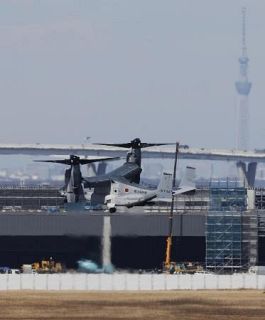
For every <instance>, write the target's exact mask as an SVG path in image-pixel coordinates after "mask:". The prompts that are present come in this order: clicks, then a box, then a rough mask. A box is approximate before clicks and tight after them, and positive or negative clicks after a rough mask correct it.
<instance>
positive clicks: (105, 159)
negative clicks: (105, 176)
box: [79, 157, 120, 164]
mask: <svg viewBox="0 0 265 320" xmlns="http://www.w3.org/2000/svg"><path fill="white" fill-rule="evenodd" d="M111 160H120V157H112V158H111V157H110V158H97V159H80V160H79V163H80V164H88V163H93V162H101V161H111Z"/></svg>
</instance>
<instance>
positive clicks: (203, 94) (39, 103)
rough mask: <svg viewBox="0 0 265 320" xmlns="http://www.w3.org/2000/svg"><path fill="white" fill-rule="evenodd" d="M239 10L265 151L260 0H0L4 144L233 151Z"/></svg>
mask: <svg viewBox="0 0 265 320" xmlns="http://www.w3.org/2000/svg"><path fill="white" fill-rule="evenodd" d="M242 5H246V6H247V45H248V54H249V58H250V63H249V78H250V80H251V81H252V82H253V88H252V91H251V94H250V99H249V105H250V118H251V119H250V132H251V139H250V140H251V141H250V145H251V147H252V148H255V147H259V148H261V147H263V148H264V147H265V140H264V136H265V127H264V115H265V111H264V103H265V90H264V84H265V60H264V57H265V42H264V30H265V1H263V0H249V1H239V0H232V1H231V0H222V1H219V0H200V1H198V0H174V1H173V0H172V1H171V0H164V1H162V0H160V1H155V0H130V1H127V0H119V1H116V0H105V1H103V0H34V1H33V0H17V1H15V0H6V1H5V0H0V99H1V110H2V112H1V127H0V142H21V143H29V142H41V143H82V142H83V141H84V138H85V137H86V136H91V137H92V141H93V142H98V141H99V142H103V141H106V142H114V141H117V142H122V141H126V140H128V139H132V138H134V137H136V136H139V137H141V138H142V139H143V140H147V141H150V142H155V141H160V142H161V141H175V140H177V139H178V140H180V141H181V143H183V144H189V145H190V146H200V147H217V148H223V147H229V148H230V147H234V146H235V129H234V127H235V118H236V117H235V104H236V92H235V88H234V82H235V80H236V79H237V78H238V75H239V64H238V60H237V59H238V57H239V55H240V53H241V6H242Z"/></svg>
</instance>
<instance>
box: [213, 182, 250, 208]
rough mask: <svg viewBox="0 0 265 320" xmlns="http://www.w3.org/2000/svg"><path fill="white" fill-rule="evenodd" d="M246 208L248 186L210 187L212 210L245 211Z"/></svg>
mask: <svg viewBox="0 0 265 320" xmlns="http://www.w3.org/2000/svg"><path fill="white" fill-rule="evenodd" d="M246 208H247V189H246V188H210V207H209V210H210V211H244V210H246Z"/></svg>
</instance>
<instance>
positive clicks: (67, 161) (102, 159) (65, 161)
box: [34, 157, 120, 165]
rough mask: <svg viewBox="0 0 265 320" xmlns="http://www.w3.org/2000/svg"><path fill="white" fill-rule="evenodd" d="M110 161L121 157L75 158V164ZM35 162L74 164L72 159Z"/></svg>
mask: <svg viewBox="0 0 265 320" xmlns="http://www.w3.org/2000/svg"><path fill="white" fill-rule="evenodd" d="M110 160H120V157H108V158H95V159H79V158H78V157H76V158H75V160H74V164H81V165H83V164H88V163H93V162H101V161H110ZM34 161H35V162H50V163H60V164H67V165H71V164H73V161H72V160H71V159H62V160H58V159H57V160H34Z"/></svg>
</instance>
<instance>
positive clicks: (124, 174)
mask: <svg viewBox="0 0 265 320" xmlns="http://www.w3.org/2000/svg"><path fill="white" fill-rule="evenodd" d="M140 172H141V168H140V167H139V166H138V165H136V164H135V163H124V164H123V165H122V166H120V167H119V168H117V169H115V170H113V171H111V172H109V173H107V174H104V175H100V176H95V177H84V178H83V181H84V186H85V188H94V187H97V186H102V185H104V184H108V183H110V182H111V181H112V180H113V181H118V180H120V179H124V181H125V182H124V181H123V182H122V181H120V182H122V183H126V184H128V183H130V178H132V177H134V175H136V174H139V173H140Z"/></svg>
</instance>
